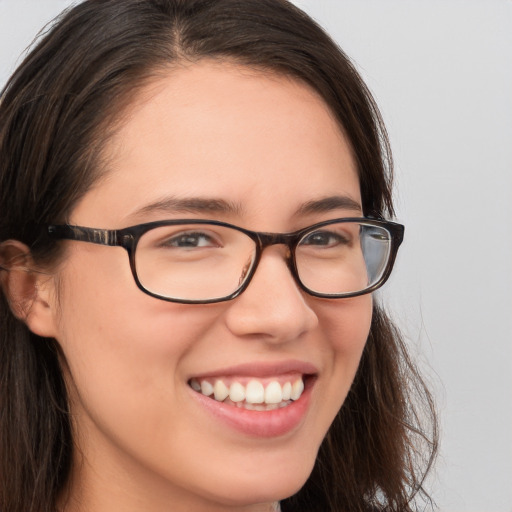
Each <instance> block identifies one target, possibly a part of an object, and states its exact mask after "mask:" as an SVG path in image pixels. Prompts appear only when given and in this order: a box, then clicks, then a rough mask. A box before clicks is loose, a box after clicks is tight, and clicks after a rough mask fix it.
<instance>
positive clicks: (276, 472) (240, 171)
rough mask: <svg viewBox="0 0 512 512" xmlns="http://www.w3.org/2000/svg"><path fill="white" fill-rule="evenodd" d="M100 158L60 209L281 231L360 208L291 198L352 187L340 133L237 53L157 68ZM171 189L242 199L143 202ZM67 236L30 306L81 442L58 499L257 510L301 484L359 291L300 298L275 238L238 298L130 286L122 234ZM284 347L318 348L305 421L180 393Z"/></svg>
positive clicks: (315, 103)
mask: <svg viewBox="0 0 512 512" xmlns="http://www.w3.org/2000/svg"><path fill="white" fill-rule="evenodd" d="M106 157H107V158H106V161H107V162H108V172H107V176H106V178H105V179H103V180H101V181H100V182H98V184H97V186H96V187H95V188H93V189H92V190H90V191H89V192H88V193H87V194H86V195H85V196H84V197H83V198H82V200H81V201H80V202H79V204H78V205H77V206H76V207H75V209H74V210H73V212H72V214H71V219H70V223H72V224H77V225H82V226H91V227H96V228H110V229H115V228H123V227H126V226H130V225H134V224H138V223H142V222H149V221H153V220H162V219H170V218H184V217H185V218H208V219H219V220H224V221H227V222H231V223H233V224H236V225H239V226H242V227H245V228H248V229H253V230H259V231H270V232H289V231H294V230H297V229H300V228H302V227H305V226H308V225H310V224H313V223H315V222H319V221H322V220H327V219H331V218H336V217H343V216H360V215H362V214H361V211H354V209H343V208H335V209H332V210H330V211H323V212H316V213H302V214H297V210H298V209H299V208H300V207H301V206H302V205H304V204H305V203H307V202H309V201H312V200H318V199H322V198H325V197H329V196H332V195H341V196H347V197H349V198H350V199H352V200H353V201H355V202H356V203H358V204H360V203H361V197H360V187H359V181H358V177H357V171H356V167H355V163H354V159H353V157H352V155H351V149H350V147H349V145H348V143H347V141H346V139H345V137H344V135H343V133H342V132H341V130H340V128H339V126H338V125H337V123H336V122H335V121H334V119H333V117H332V115H331V113H330V111H329V109H328V107H327V106H326V105H325V103H324V102H323V101H322V100H321V99H320V98H319V96H318V95H317V94H316V93H315V92H313V91H312V90H311V89H310V88H309V87H308V86H306V85H304V84H302V83H298V82H296V81H293V80H290V79H288V78H285V77H278V76H269V75H268V74H266V75H264V74H262V73H260V72H258V71H255V70H251V69H247V68H244V67H240V66H237V65H234V64H228V63H213V62H208V61H202V62H199V63H195V64H193V65H189V66H183V67H180V68H177V69H173V70H171V71H169V73H168V74H167V75H166V76H163V77H160V78H158V80H157V81H155V82H153V83H152V84H150V85H149V86H148V87H147V88H146V90H145V91H144V92H143V93H142V94H141V95H140V97H139V98H138V99H137V100H136V101H135V103H134V104H133V105H132V106H131V108H130V110H129V112H128V113H127V117H126V121H125V122H124V124H123V126H122V127H121V128H120V130H119V131H118V132H117V133H116V135H115V136H114V138H113V139H112V140H111V141H109V143H108V144H107V147H106ZM167 197H174V198H187V197H203V198H204V197H206V198H220V199H224V200H226V201H230V202H234V203H237V204H239V205H240V206H241V208H240V209H239V211H232V212H209V211H202V212H195V211H190V212H176V211H166V210H164V209H153V210H151V211H147V210H144V211H141V209H144V207H145V206H147V205H148V204H152V203H155V202H157V201H160V200H162V199H165V198H167ZM65 244H66V254H65V258H64V260H63V262H62V263H61V264H60V266H59V268H58V269H57V271H56V273H55V275H54V277H53V279H50V280H47V281H45V282H41V283H39V285H38V293H39V299H38V301H36V304H35V306H34V307H33V308H32V310H31V313H30V315H28V316H27V323H28V324H29V326H30V327H31V328H32V329H33V330H34V331H36V332H37V333H38V334H44V335H46V336H53V337H55V338H56V339H57V340H58V342H59V344H60V346H61V347H62V351H63V354H64V361H63V365H64V372H65V378H66V382H67V384H68V388H69V390H70V400H71V411H72V417H73V425H74V430H75V439H76V443H77V446H78V450H77V451H76V453H77V455H76V457H75V460H74V465H73V471H72V478H71V480H70V484H69V487H68V489H67V492H66V494H65V495H64V496H63V498H62V501H61V509H63V510H65V511H66V512H74V511H80V510H87V511H89V512H107V511H111V510H123V511H125V512H131V511H133V512H135V511H137V512H138V511H140V510H145V511H149V512H151V511H155V512H156V511H159V512H161V511H166V510H172V511H174V512H180V511H187V512H194V511H204V510H208V511H223V510H240V511H242V510H247V511H251V512H252V511H268V510H271V509H272V503H273V502H275V501H276V500H279V499H282V498H284V497H286V496H289V495H291V494H293V493H294V492H296V491H297V490H298V489H299V488H300V487H301V486H302V485H303V483H304V482H305V480H306V479H307V477H308V475H309V473H310V471H311V469H312V467H313V464H314V461H315V457H316V454H317V450H318V447H319V445H320V443H321V441H322V439H323V437H324V435H325V433H326V431H327V429H328V427H329V425H330V423H331V422H332V420H333V418H334V416H335V414H336V412H337V411H338V409H339V408H340V406H341V405H342V403H343V401H344V399H345V396H346V394H347V392H348V390H349V388H350V385H351V383H352V380H353V378H354V375H355V372H356V369H357V367H358V364H359V360H360V357H361V352H362V350H363V347H364V344H365V341H366V338H367V335H368V332H369V327H370V320H371V308H372V299H371V296H370V295H366V296H362V297H357V298H353V299H344V300H325V299H318V298H314V297H311V296H308V295H307V294H305V293H304V292H302V291H301V290H300V289H299V288H298V287H297V284H296V283H295V281H294V280H293V278H292V276H291V274H290V272H289V270H288V268H287V266H286V262H285V258H284V256H285V249H284V247H283V246H279V245H277V246H272V247H270V248H268V249H267V250H266V251H265V252H264V254H263V257H262V260H261V262H260V265H259V267H258V270H257V272H256V274H255V276H254V278H253V280H252V282H251V284H250V285H249V287H248V289H247V290H246V291H245V292H244V293H243V294H242V295H241V296H239V297H238V298H236V299H235V300H232V301H228V302H223V303H217V304H208V305H183V304H176V303H170V302H164V301H161V300H157V299H155V298H152V297H150V296H148V295H145V294H144V293H142V292H141V291H140V290H139V289H138V288H137V287H136V285H135V282H134V280H133V277H132V275H131V272H130V268H129V265H128V257H127V255H126V252H125V251H124V250H123V249H122V248H120V247H105V246H99V245H93V244H87V243H81V242H65ZM37 302H39V306H38V305H37ZM41 304H42V305H41ZM290 359H292V360H299V361H304V362H308V363H311V364H313V365H314V366H315V367H316V369H317V379H316V382H315V386H314V388H313V391H312V396H311V402H310V405H309V408H308V410H307V411H306V414H305V416H304V418H303V420H302V421H301V423H300V424H299V426H298V427H297V428H295V429H293V430H292V431H291V432H287V433H286V434H284V435H280V436H277V437H270V438H260V437H257V436H248V435H245V434H244V433H242V432H239V431H237V430H236V429H232V428H230V427H228V426H227V425H226V424H224V423H223V422H220V421H219V420H218V419H217V418H215V417H214V416H212V415H211V414H210V413H208V412H207V411H206V410H205V409H204V408H203V407H201V406H200V405H199V404H198V403H197V402H196V401H195V400H191V389H190V387H189V386H188V384H187V382H188V380H189V379H190V378H191V377H193V376H194V375H200V374H204V373H207V372H212V371H216V370H219V369H222V368H226V367H228V366H232V365H238V364H242V363H256V364H259V363H269V362H270V363H274V362H280V361H284V360H290Z"/></svg>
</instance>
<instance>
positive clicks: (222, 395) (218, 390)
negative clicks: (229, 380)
mask: <svg viewBox="0 0 512 512" xmlns="http://www.w3.org/2000/svg"><path fill="white" fill-rule="evenodd" d="M228 395H229V389H228V388H227V387H226V385H225V384H224V382H222V381H221V380H217V381H215V384H214V385H213V396H214V397H215V400H217V402H223V401H224V400H226V398H227V397H228Z"/></svg>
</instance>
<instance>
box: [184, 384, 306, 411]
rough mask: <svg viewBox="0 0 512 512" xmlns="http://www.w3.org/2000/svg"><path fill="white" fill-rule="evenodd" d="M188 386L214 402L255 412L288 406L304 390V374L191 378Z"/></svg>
mask: <svg viewBox="0 0 512 512" xmlns="http://www.w3.org/2000/svg"><path fill="white" fill-rule="evenodd" d="M189 385H190V387H191V388H192V389H193V390H194V391H196V392H198V393H201V394H202V395H204V396H206V397H209V398H212V399H213V400H216V401H217V402H223V403H225V404H227V405H233V406H235V407H238V408H243V409H247V410H254V411H270V410H275V409H280V408H283V407H287V406H289V405H290V404H291V403H292V402H293V401H296V400H298V399H299V398H300V397H301V395H302V393H303V391H304V376H302V375H292V376H291V375H288V376H280V377H276V378H266V379H256V378H251V379H247V378H245V379H242V378H227V377H226V378H216V379H200V380H199V379H191V380H190V382H189Z"/></svg>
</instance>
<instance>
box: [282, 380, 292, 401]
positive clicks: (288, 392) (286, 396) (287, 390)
mask: <svg viewBox="0 0 512 512" xmlns="http://www.w3.org/2000/svg"><path fill="white" fill-rule="evenodd" d="M291 396H292V385H291V384H290V383H289V382H287V383H286V384H285V385H284V386H283V400H290V398H291Z"/></svg>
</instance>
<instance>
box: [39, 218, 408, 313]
mask: <svg viewBox="0 0 512 512" xmlns="http://www.w3.org/2000/svg"><path fill="white" fill-rule="evenodd" d="M345 222H347V223H348V222H357V223H362V224H365V225H368V226H376V227H380V228H384V229H386V230H387V231H388V232H389V233H390V235H391V247H390V253H389V258H388V261H387V264H386V268H385V269H384V272H383V273H382V276H381V278H380V279H379V280H378V281H377V282H376V283H374V284H373V285H371V286H369V287H368V288H365V289H363V290H360V291H357V292H348V293H341V294H327V293H319V292H316V291H314V290H311V289H309V288H307V287H306V286H305V285H304V284H303V283H302V281H301V279H300V277H299V273H298V270H297V263H296V259H295V249H296V247H297V245H298V244H299V242H300V241H301V240H302V239H303V237H304V236H305V235H306V234H307V233H309V232H312V231H315V230H317V229H319V228H322V227H324V226H329V225H330V224H339V223H345ZM180 224H189V225H190V224H206V225H212V226H222V227H226V228H231V229H235V230H237V231H240V232H242V233H244V234H245V235H247V236H248V237H249V238H251V239H252V240H253V241H254V242H255V245H256V254H255V257H254V261H253V263H252V265H251V267H250V269H249V270H248V272H247V274H246V276H245V277H244V280H243V282H242V283H240V285H239V287H238V288H237V289H236V290H235V291H234V292H233V293H232V294H230V295H227V296H225V297H216V298H214V299H201V300H191V299H177V298H174V297H166V296H164V295H159V294H156V293H153V292H151V291H150V290H148V289H146V288H145V287H144V286H143V285H142V283H141V282H140V281H139V277H138V275H137V270H136V264H135V252H136V249H137V244H138V243H139V240H140V238H141V237H142V235H144V234H145V233H146V232H147V231H150V230H152V229H154V228H158V227H162V226H174V225H180ZM404 231H405V227H404V226H403V225H402V224H398V223H396V222H391V221H388V220H383V219H374V218H371V217H370V218H369V217H343V218H338V219H330V220H326V221H323V222H318V223H317V224H313V225H311V226H308V227H306V228H302V229H299V230H298V231H294V232H292V233H267V232H259V231H251V230H249V229H245V228H242V227H239V226H235V225H233V224H229V223H227V222H222V221H218V220H204V219H176V220H161V221H156V222H147V223H144V224H138V225H136V226H130V227H127V228H123V229H98V228H88V227H83V226H73V225H70V224H58V225H57V224H55V225H49V226H47V234H48V236H50V237H51V238H52V239H55V240H75V241H79V242H89V243H93V244H99V245H107V246H114V247H116V246H119V247H122V248H123V249H125V250H126V251H127V252H128V258H129V261H130V268H131V271H132V275H133V278H134V279H135V283H136V284H137V286H138V288H139V289H140V290H142V291H143V292H144V293H146V294H147V295H150V296H151V297H155V298H157V299H161V300H165V301H167V302H177V303H180V304H211V303H215V302H224V301H228V300H232V299H235V298H236V297H238V296H239V295H240V294H241V293H242V292H243V291H244V290H245V289H246V288H247V287H248V286H249V283H250V282H251V279H252V277H253V276H254V274H255V272H256V269H257V268H258V264H259V262H260V259H261V255H262V253H263V251H264V250H265V248H266V247H269V246H271V245H277V244H283V245H286V247H287V249H288V251H289V254H288V256H287V258H286V262H287V265H288V268H289V269H290V272H291V274H292V276H293V278H294V279H295V282H296V283H297V284H298V286H299V287H300V288H301V289H302V290H303V291H305V292H306V293H307V294H309V295H312V296H314V297H319V298H322V299H343V298H349V297H357V296H359V295H365V294H367V293H371V292H373V291H375V290H376V289H378V288H380V287H381V286H382V285H383V284H384V283H385V282H386V281H387V280H388V278H389V276H390V274H391V271H392V269H393V265H394V263H395V259H396V255H397V252H398V248H399V247H400V244H401V243H402V241H403V238H404Z"/></svg>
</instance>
